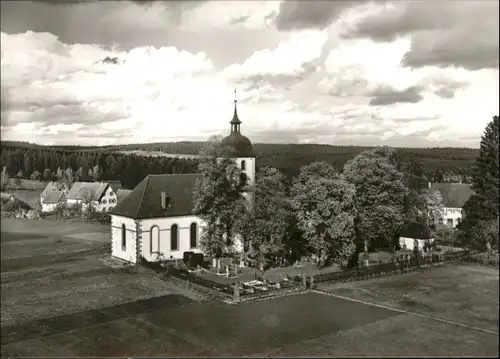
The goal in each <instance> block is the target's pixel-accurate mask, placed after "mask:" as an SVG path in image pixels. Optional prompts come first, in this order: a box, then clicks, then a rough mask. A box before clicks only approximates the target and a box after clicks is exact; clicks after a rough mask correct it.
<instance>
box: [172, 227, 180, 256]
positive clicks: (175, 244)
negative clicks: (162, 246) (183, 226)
mask: <svg viewBox="0 0 500 359" xmlns="http://www.w3.org/2000/svg"><path fill="white" fill-rule="evenodd" d="M170 250H171V251H177V250H179V226H178V225H177V224H172V227H170Z"/></svg>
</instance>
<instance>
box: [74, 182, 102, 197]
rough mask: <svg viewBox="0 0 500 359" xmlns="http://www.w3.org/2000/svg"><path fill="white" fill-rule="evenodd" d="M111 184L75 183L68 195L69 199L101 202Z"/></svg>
mask: <svg viewBox="0 0 500 359" xmlns="http://www.w3.org/2000/svg"><path fill="white" fill-rule="evenodd" d="M108 186H109V184H108V183H107V182H75V183H73V186H71V189H70V190H69V192H68V194H67V195H66V198H67V199H90V198H88V197H89V196H92V200H95V201H99V200H100V199H101V197H102V196H103V195H104V193H105V192H106V189H107V188H108Z"/></svg>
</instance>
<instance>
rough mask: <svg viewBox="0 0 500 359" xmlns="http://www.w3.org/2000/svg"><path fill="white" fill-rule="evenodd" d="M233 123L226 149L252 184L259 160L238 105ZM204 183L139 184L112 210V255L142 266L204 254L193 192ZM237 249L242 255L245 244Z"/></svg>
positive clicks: (161, 180)
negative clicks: (186, 254) (243, 127)
mask: <svg viewBox="0 0 500 359" xmlns="http://www.w3.org/2000/svg"><path fill="white" fill-rule="evenodd" d="M230 124H231V133H230V135H229V136H227V137H226V138H225V139H224V140H223V144H224V145H226V146H228V147H229V148H230V149H231V155H232V157H233V158H234V160H235V162H236V164H237V165H238V167H239V169H240V170H241V173H242V176H245V177H246V180H247V183H248V184H253V183H254V180H255V156H254V154H253V150H252V143H251V142H250V140H249V139H248V138H246V137H245V136H243V135H242V134H241V132H240V125H241V121H240V120H239V118H238V114H237V110H236V101H235V107H234V115H233V119H232V120H231V122H230ZM200 178H201V175H200V174H162V175H149V176H147V177H146V178H145V179H144V180H143V181H142V182H141V183H139V184H138V185H137V187H135V188H134V189H133V190H132V192H131V193H130V194H129V195H128V196H127V197H126V198H125V199H123V201H121V202H120V203H119V204H118V205H117V206H116V207H115V208H114V209H112V210H111V211H110V214H111V253H112V256H114V257H116V258H120V259H122V260H125V261H128V262H132V263H137V262H138V261H139V260H140V258H141V257H143V258H144V259H146V260H148V261H157V260H159V259H160V258H163V259H165V260H171V259H182V258H183V254H184V252H186V251H192V252H197V253H200V252H201V249H200V243H199V239H200V235H201V233H202V232H201V231H202V229H203V227H204V225H205V223H204V222H203V220H202V219H201V218H199V217H197V216H195V215H194V214H193V196H194V189H195V186H196V182H197V180H198V179H200ZM245 195H246V196H248V195H247V194H245ZM247 198H248V197H247ZM236 242H237V241H236ZM235 247H236V250H238V251H239V252H241V251H242V247H241V243H239V244H237V245H236V246H235Z"/></svg>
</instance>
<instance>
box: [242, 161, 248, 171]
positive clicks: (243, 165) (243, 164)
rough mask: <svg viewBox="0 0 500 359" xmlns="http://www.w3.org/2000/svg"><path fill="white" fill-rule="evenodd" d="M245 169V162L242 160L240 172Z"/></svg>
mask: <svg viewBox="0 0 500 359" xmlns="http://www.w3.org/2000/svg"><path fill="white" fill-rule="evenodd" d="M246 169H247V161H245V160H243V161H241V170H242V171H245V170H246Z"/></svg>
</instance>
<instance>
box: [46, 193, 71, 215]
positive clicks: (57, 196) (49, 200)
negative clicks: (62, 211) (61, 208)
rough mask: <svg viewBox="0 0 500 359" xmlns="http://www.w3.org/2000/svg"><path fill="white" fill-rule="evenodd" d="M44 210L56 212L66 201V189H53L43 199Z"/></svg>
mask: <svg viewBox="0 0 500 359" xmlns="http://www.w3.org/2000/svg"><path fill="white" fill-rule="evenodd" d="M40 203H41V204H42V212H55V210H56V208H57V206H58V205H60V204H64V203H66V193H65V192H64V191H51V192H49V193H48V194H47V195H46V196H45V197H44V198H43V200H42V201H40Z"/></svg>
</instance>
